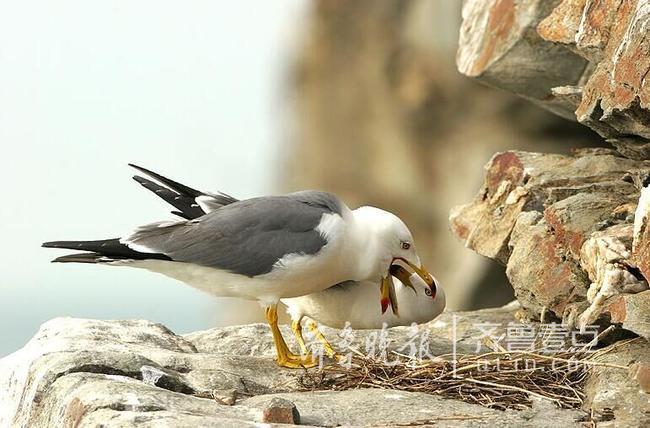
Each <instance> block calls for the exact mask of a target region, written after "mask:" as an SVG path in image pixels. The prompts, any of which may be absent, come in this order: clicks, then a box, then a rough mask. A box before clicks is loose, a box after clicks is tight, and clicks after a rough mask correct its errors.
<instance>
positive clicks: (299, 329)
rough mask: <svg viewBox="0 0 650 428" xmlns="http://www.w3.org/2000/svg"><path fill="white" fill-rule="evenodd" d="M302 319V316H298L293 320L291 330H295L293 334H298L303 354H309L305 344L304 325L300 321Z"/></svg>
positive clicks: (297, 337) (297, 338)
mask: <svg viewBox="0 0 650 428" xmlns="http://www.w3.org/2000/svg"><path fill="white" fill-rule="evenodd" d="M301 321H302V317H300V318H298V319H297V320H293V321H292V322H291V330H293V335H294V336H296V340H297V341H298V346H300V352H301V353H302V355H308V354H309V351H308V350H307V345H305V339H304V338H303V337H302V325H301V324H300V322H301Z"/></svg>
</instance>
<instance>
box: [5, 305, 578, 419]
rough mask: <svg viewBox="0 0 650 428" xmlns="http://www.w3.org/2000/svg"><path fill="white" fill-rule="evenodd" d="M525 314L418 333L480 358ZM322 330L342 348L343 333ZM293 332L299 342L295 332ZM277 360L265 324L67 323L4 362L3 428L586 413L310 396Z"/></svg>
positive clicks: (346, 394) (405, 332)
mask: <svg viewBox="0 0 650 428" xmlns="http://www.w3.org/2000/svg"><path fill="white" fill-rule="evenodd" d="M517 309H518V305H516V304H512V305H508V306H506V307H504V308H498V309H487V310H482V311H475V312H461V313H445V314H443V315H442V316H440V317H439V318H438V319H436V320H435V321H433V322H431V323H429V324H427V325H424V326H420V327H419V328H420V329H422V328H427V329H429V330H430V332H431V337H430V346H429V351H430V353H431V354H432V355H433V356H435V355H440V354H449V353H451V352H452V343H453V341H454V340H456V343H457V350H458V352H464V353H466V352H473V351H474V350H475V349H476V344H477V331H476V323H485V322H492V323H499V324H501V325H502V329H501V330H500V331H503V328H505V326H506V324H507V323H508V322H511V321H514V318H513V315H514V313H515V311H516V310H517ZM453 325H455V326H456V334H455V335H454V334H452V330H451V327H452V326H453ZM413 331H414V330H413V329H412V328H410V327H398V328H393V329H388V330H387V336H388V339H389V341H390V348H391V349H399V348H400V347H403V346H404V344H405V343H407V342H408V339H409V338H410V337H411V334H412V333H413ZM324 332H325V334H326V335H327V336H328V337H330V338H331V339H332V342H333V343H334V344H336V343H337V338H338V334H339V333H340V332H339V331H337V330H333V329H324ZM284 333H285V335H286V337H287V338H289V337H290V335H289V331H288V329H287V328H284ZM354 333H355V341H354V345H353V346H355V347H357V348H358V349H360V350H362V351H363V350H364V349H363V347H364V344H365V342H366V341H367V340H368V339H369V338H372V337H376V335H377V334H378V331H376V330H368V331H355V332H354ZM373 335H375V336H373ZM402 352H404V351H402ZM272 356H273V348H272V342H271V336H270V333H269V331H268V328H267V327H266V326H264V325H257V324H254V325H245V326H240V327H227V328H215V329H211V330H206V331H203V332H196V333H192V334H188V335H186V336H185V337H182V336H178V335H175V334H174V333H172V332H171V331H169V330H168V329H167V328H165V327H163V326H161V325H158V324H154V323H151V322H147V321H97V320H84V319H71V318H57V319H54V320H51V321H49V322H47V323H45V324H44V325H43V326H42V327H41V329H40V330H39V332H38V333H37V334H36V336H35V337H34V338H33V339H32V340H31V341H30V342H29V343H28V344H27V345H26V346H25V347H24V348H22V349H21V350H19V351H17V352H16V353H14V354H12V355H9V356H7V357H5V358H3V359H2V360H0V426H17V427H63V426H78V427H86V426H99V425H102V426H105V427H111V426H156V427H158V426H174V427H190V426H191V427H197V426H198V427H201V426H255V424H256V423H259V422H263V421H265V420H266V421H269V422H270V421H275V422H279V421H285V422H287V421H289V419H287V418H285V419H283V418H284V417H285V416H287V415H288V412H286V411H285V410H286V408H287V406H285V405H284V404H283V405H282V406H280V405H279V404H277V405H275V404H273V403H286V402H283V401H279V402H278V401H277V400H276V399H282V400H288V402H289V403H293V405H295V409H296V410H295V412H294V411H293V410H292V411H291V415H292V418H293V419H291V420H293V421H294V422H297V421H298V419H297V415H298V414H299V415H300V420H301V423H302V424H305V425H316V426H332V425H395V424H437V425H439V426H487V425H490V426H493V425H496V426H513V425H516V426H544V425H546V424H547V423H549V422H551V421H552V423H554V424H558V426H572V425H576V424H577V421H578V419H580V418H582V417H584V416H585V413H584V412H582V411H576V410H561V409H556V408H554V407H549V406H548V404H546V403H535V404H534V406H533V408H531V409H529V410H526V411H507V412H502V411H497V410H492V409H488V408H484V407H481V406H478V405H475V404H470V403H466V402H463V401H460V400H454V399H445V398H442V397H438V396H433V395H427V394H422V393H414V392H404V391H391V390H380V389H359V390H350V391H341V392H335V391H307V390H305V388H304V387H303V386H301V383H300V382H299V379H300V377H301V374H302V373H303V372H302V371H300V370H297V371H296V370H287V369H280V368H278V367H277V366H276V364H275V362H274V361H273V358H272ZM226 390H230V391H228V394H226V395H228V396H229V397H235V396H237V397H238V398H237V401H236V402H234V404H232V405H227V404H231V403H223V402H222V401H220V400H218V399H217V398H219V397H220V396H222V395H223V396H224V397H225V396H226V395H224V394H225V392H224V391H226ZM215 392H216V393H215ZM274 400H275V401H274ZM233 401H234V400H233ZM288 407H290V408H291V409H293V407H291V406H290V405H289V406H288ZM269 409H272V410H273V409H276V410H277V409H280V410H282V411H281V412H275V410H274V411H273V412H269ZM265 410H266V419H265ZM271 413H273V415H271ZM278 415H279V416H282V417H279V416H278ZM271 416H273V417H271Z"/></svg>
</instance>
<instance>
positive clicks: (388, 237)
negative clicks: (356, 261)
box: [354, 207, 436, 310]
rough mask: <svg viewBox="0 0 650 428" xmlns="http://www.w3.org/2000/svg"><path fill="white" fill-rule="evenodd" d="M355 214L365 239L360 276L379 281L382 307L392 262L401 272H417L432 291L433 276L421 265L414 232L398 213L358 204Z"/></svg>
mask: <svg viewBox="0 0 650 428" xmlns="http://www.w3.org/2000/svg"><path fill="white" fill-rule="evenodd" d="M354 216H355V219H356V220H357V223H358V224H360V225H362V226H361V229H362V231H363V241H364V242H365V243H366V245H365V247H366V248H365V251H364V257H365V260H364V262H365V263H363V264H364V265H365V266H367V269H366V275H365V276H366V277H365V278H363V279H367V280H380V281H382V307H383V306H385V305H384V302H383V299H385V298H388V297H389V296H388V295H385V293H384V292H383V291H386V290H384V288H388V285H387V282H388V281H390V278H391V274H390V269H391V266H392V265H394V264H397V265H400V266H402V267H403V269H404V270H405V273H404V274H403V275H408V276H410V275H411V273H414V274H416V275H417V276H419V277H420V278H421V279H422V281H424V283H425V284H426V286H427V287H428V288H429V290H430V292H432V293H435V287H436V285H435V280H434V279H433V276H432V275H431V274H430V273H429V272H428V271H427V270H426V269H425V268H424V267H423V266H422V264H421V262H420V257H419V256H418V254H417V251H416V249H415V242H414V240H413V235H412V234H411V231H410V230H409V228H408V227H407V226H406V224H404V222H403V221H402V220H401V219H400V218H399V217H397V216H396V215H395V214H393V213H390V212H388V211H384V210H382V209H379V208H375V207H361V208H357V209H356V210H354ZM409 271H410V272H409ZM398 279H400V280H401V278H398ZM402 282H403V281H402ZM384 310H385V308H384Z"/></svg>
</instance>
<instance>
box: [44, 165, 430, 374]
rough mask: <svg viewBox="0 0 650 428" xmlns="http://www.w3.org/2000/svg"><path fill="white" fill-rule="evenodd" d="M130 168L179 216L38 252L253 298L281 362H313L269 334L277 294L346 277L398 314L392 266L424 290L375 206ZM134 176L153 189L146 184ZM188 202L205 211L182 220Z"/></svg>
mask: <svg viewBox="0 0 650 428" xmlns="http://www.w3.org/2000/svg"><path fill="white" fill-rule="evenodd" d="M132 166H133V167H134V168H136V169H138V170H139V171H141V172H143V173H145V174H148V175H149V176H151V177H152V178H154V179H156V180H158V181H159V182H160V183H161V184H163V185H165V186H166V188H167V189H166V191H161V192H157V193H160V196H161V197H163V199H165V200H168V201H169V202H170V203H172V205H174V206H176V207H177V208H179V210H180V211H179V212H176V214H180V216H181V217H185V219H183V220H179V221H161V222H156V223H152V224H148V225H145V226H141V227H138V228H137V229H136V230H135V231H134V232H133V233H131V234H129V235H127V236H124V237H121V238H114V239H106V240H99V241H56V242H46V243H44V244H43V246H44V247H49V248H66V249H74V250H81V251H84V253H77V254H71V255H67V256H63V257H59V258H57V259H55V260H53V261H54V262H76V263H98V264H106V265H111V266H129V267H136V268H142V269H147V270H150V271H153V272H158V273H162V274H164V275H167V276H169V277H172V278H175V279H178V280H180V281H182V282H185V283H187V284H189V285H191V286H193V287H195V288H198V289H200V290H203V291H206V292H208V293H211V294H213V295H217V296H229V297H240V298H244V299H249V300H257V301H259V302H260V304H261V305H262V307H264V309H265V315H266V319H267V322H268V323H269V325H270V328H271V332H272V334H273V340H274V343H275V347H276V353H277V362H278V364H279V365H280V366H283V367H312V366H314V365H316V364H317V363H318V362H317V361H316V360H315V359H314V358H312V357H309V356H307V357H301V356H300V355H297V354H293V353H292V352H291V351H290V350H289V348H288V346H287V345H286V343H285V341H284V339H283V337H282V335H281V333H280V330H279V328H278V316H277V303H278V301H279V300H280V299H281V298H291V297H298V296H302V295H305V294H311V293H315V292H318V291H322V290H324V289H326V288H328V287H330V286H331V285H333V284H337V283H340V282H344V281H348V280H353V281H370V282H374V283H375V284H377V283H380V284H381V290H382V291H381V294H382V297H384V300H383V301H382V305H383V310H385V307H386V304H385V300H386V299H389V300H390V303H391V304H393V310H394V311H397V308H396V301H395V296H394V288H393V287H392V281H391V278H392V277H391V275H390V274H389V268H390V266H391V265H392V264H393V262H395V261H396V260H400V261H402V262H403V263H404V264H405V265H406V266H408V267H409V268H410V269H412V270H413V271H414V272H415V273H416V274H417V275H419V276H420V277H421V278H422V280H423V281H424V282H426V283H427V284H433V277H432V276H431V275H430V274H429V273H428V272H427V271H426V270H425V269H423V268H422V266H421V264H420V259H419V257H418V256H417V253H416V251H415V246H414V245H413V237H412V236H411V233H410V231H409V230H408V228H407V227H406V225H405V224H404V223H403V222H402V221H401V220H400V219H399V218H398V217H397V216H395V215H394V214H391V213H389V212H386V211H383V210H380V209H378V208H374V207H361V208H357V209H356V210H354V211H353V210H350V209H349V208H348V207H347V206H346V205H345V204H344V203H343V202H342V201H341V200H339V199H338V198H337V197H336V196H334V195H332V194H329V193H326V192H319V191H301V192H296V193H291V194H288V195H284V196H266V197H258V198H251V199H247V200H242V201H237V200H234V198H232V197H230V196H228V195H225V194H221V193H218V194H208V193H203V192H199V191H197V190H194V189H192V188H189V187H187V186H183V185H182V184H180V183H176V182H174V181H172V180H169V179H166V178H165V177H162V176H160V175H158V174H155V173H153V172H151V171H148V170H146V169H144V168H140V167H137V166H135V165H132ZM134 178H135V179H136V180H138V181H139V182H140V183H141V184H142V185H143V186H145V187H147V186H149V187H148V188H150V187H151V186H152V183H153V182H151V181H150V180H146V179H144V178H142V177H134ZM153 184H155V183H153ZM161 187H162V186H161ZM150 190H151V189H150ZM157 190H160V189H157ZM166 192H167V193H166ZM172 193H176V194H177V195H176V196H173V195H172ZM163 194H164V195H165V196H163ZM192 200H193V201H192ZM172 201H173V202H172ZM188 203H189V206H190V208H195V209H196V208H200V209H201V211H203V212H206V213H205V214H204V215H199V216H198V217H195V218H192V219H190V217H194V215H196V214H199V213H198V212H195V213H194V215H189V214H188V212H187V211H186V210H184V209H181V208H182V207H185V205H186V204H188Z"/></svg>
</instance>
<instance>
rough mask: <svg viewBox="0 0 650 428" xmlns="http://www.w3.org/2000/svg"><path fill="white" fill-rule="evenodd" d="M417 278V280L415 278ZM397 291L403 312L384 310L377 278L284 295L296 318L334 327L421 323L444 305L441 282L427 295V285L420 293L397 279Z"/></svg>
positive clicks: (361, 327)
mask: <svg viewBox="0 0 650 428" xmlns="http://www.w3.org/2000/svg"><path fill="white" fill-rule="evenodd" d="M413 282H415V281H413ZM395 291H396V293H397V300H398V301H399V304H400V316H399V317H398V316H396V315H395V314H394V313H392V312H391V311H387V312H386V313H384V314H382V311H381V305H379V304H377V301H378V300H379V297H380V291H379V288H378V287H377V284H376V283H374V282H369V281H366V282H347V283H344V284H340V285H337V286H334V287H330V288H328V289H326V290H323V291H320V292H318V293H313V294H309V295H306V296H300V297H295V298H290V299H282V303H284V304H285V305H286V306H287V312H288V313H289V315H290V316H291V319H292V320H293V321H299V320H300V319H302V318H303V317H308V318H311V319H313V320H315V321H317V322H318V323H320V324H324V325H327V326H329V327H334V328H343V327H345V324H346V322H349V323H350V327H352V328H353V329H379V328H382V325H383V324H384V323H386V325H387V327H395V326H400V325H410V324H411V323H416V324H421V323H425V322H428V321H431V320H432V319H434V318H435V317H437V316H438V315H440V314H441V313H442V311H443V310H444V309H445V293H444V291H443V289H442V288H441V287H440V286H438V287H437V292H436V295H435V296H428V295H426V294H425V293H424V289H421V290H418V292H417V294H416V293H415V292H414V291H413V289H410V288H408V287H406V286H404V285H403V284H402V283H401V282H400V281H398V280H395Z"/></svg>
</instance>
